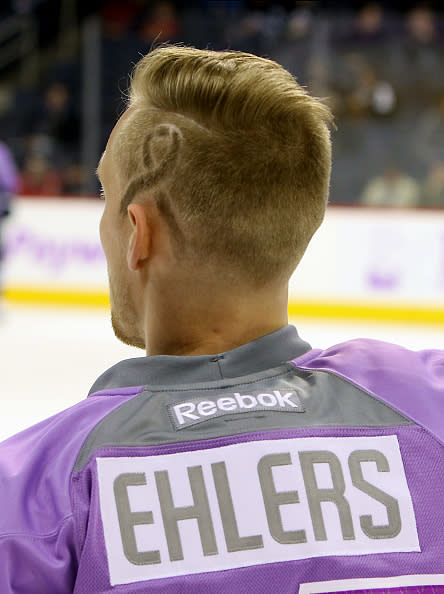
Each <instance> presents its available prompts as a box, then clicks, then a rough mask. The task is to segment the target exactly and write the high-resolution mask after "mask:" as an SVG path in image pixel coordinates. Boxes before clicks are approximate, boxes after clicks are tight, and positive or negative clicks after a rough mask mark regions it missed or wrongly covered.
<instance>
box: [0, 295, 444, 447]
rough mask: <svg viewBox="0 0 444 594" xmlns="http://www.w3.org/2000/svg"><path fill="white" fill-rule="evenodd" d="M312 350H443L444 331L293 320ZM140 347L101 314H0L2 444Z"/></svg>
mask: <svg viewBox="0 0 444 594" xmlns="http://www.w3.org/2000/svg"><path fill="white" fill-rule="evenodd" d="M291 323H292V324H294V325H295V326H296V327H297V329H298V331H299V335H300V336H301V337H302V338H304V339H305V340H306V341H308V342H309V343H310V344H311V345H312V346H313V347H315V348H327V347H329V346H332V345H335V344H338V343H340V342H343V341H345V340H349V339H351V338H362V337H367V338H375V339H379V340H385V341H388V342H394V343H397V344H401V345H403V346H405V347H406V348H409V349H412V350H421V349H426V348H438V349H444V327H443V326H440V327H437V328H435V327H433V326H422V327H421V326H414V325H411V324H409V325H402V324H396V325H382V324H376V323H373V324H372V323H358V322H339V321H337V320H336V321H330V320H312V319H303V318H302V319H292V320H291ZM143 355H144V353H143V351H141V350H138V349H134V348H131V347H128V346H126V345H123V344H121V343H120V342H119V341H118V340H117V339H116V338H115V337H114V334H113V331H112V328H111V323H110V319H109V312H107V311H106V310H101V309H98V310H85V309H63V308H55V309H51V308H49V307H45V308H35V307H29V306H11V305H8V304H2V306H1V311H0V370H1V371H0V396H1V415H0V441H1V440H3V439H5V438H7V437H9V436H10V435H13V434H14V433H17V432H18V431H20V430H22V429H25V428H26V427H28V426H30V425H33V424H34V423H37V422H39V421H41V420H42V419H45V418H46V417H49V416H51V415H53V414H55V413H57V412H59V411H61V410H63V409H65V408H67V407H69V406H72V405H74V404H76V403H77V402H79V401H80V400H82V399H83V398H85V397H86V395H87V394H88V391H89V388H90V386H91V384H92V383H93V382H94V380H95V379H96V378H97V377H98V376H99V375H100V374H101V373H102V372H103V371H105V370H106V369H107V368H108V367H110V366H111V365H113V364H114V363H117V362H118V361H120V360H122V359H127V358H130V357H140V356H143Z"/></svg>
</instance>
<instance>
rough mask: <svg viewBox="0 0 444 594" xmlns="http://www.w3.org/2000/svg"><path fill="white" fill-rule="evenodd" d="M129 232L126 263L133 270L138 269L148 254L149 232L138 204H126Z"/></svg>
mask: <svg viewBox="0 0 444 594" xmlns="http://www.w3.org/2000/svg"><path fill="white" fill-rule="evenodd" d="M128 218H129V221H130V224H131V233H130V237H129V241H128V250H127V263H128V268H129V269H130V270H132V271H133V272H136V271H137V270H140V269H141V268H142V267H143V265H144V263H145V261H146V260H147V258H148V256H149V252H150V249H149V247H150V246H149V240H150V234H149V230H148V222H147V219H146V216H145V211H144V209H143V207H142V206H141V205H140V204H130V205H129V206H128Z"/></svg>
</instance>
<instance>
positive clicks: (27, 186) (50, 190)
mask: <svg viewBox="0 0 444 594" xmlns="http://www.w3.org/2000/svg"><path fill="white" fill-rule="evenodd" d="M19 189H20V194H22V195H25V196H45V197H49V196H56V197H57V196H59V197H60V195H61V194H62V178H61V175H60V173H59V172H58V171H56V170H55V169H54V168H53V167H52V166H51V163H50V162H49V161H48V159H47V158H46V157H45V156H44V155H42V154H38V153H37V154H32V155H31V156H29V157H28V159H27V160H26V163H25V167H24V169H23V171H22V175H21V178H20V188H19Z"/></svg>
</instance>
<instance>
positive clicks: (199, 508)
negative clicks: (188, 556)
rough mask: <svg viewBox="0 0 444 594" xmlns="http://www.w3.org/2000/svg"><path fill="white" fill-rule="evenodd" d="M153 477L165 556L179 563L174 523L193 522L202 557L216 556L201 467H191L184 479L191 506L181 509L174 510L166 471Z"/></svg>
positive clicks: (181, 557) (179, 546) (178, 548)
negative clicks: (166, 554) (162, 525)
mask: <svg viewBox="0 0 444 594" xmlns="http://www.w3.org/2000/svg"><path fill="white" fill-rule="evenodd" d="M154 476H155V477H156V485H157V492H158V495H159V502H160V509H161V511H162V518H163V524H164V527H165V535H166V539H167V543H168V552H169V554H170V559H171V561H180V560H182V559H183V550H182V543H181V541H180V535H179V527H178V522H180V521H181V520H191V519H196V520H197V524H198V526H199V533H200V539H201V541H202V551H203V554H204V555H205V556H207V555H217V544H216V537H215V534H214V528H213V521H212V519H211V512H210V505H209V503H208V495H207V490H206V488H205V483H204V478H203V472H202V466H192V467H190V468H188V477H189V479H190V485H191V492H192V494H193V500H194V505H189V506H185V507H174V502H173V495H172V493H171V484H170V480H169V477H168V471H166V470H161V471H158V472H155V473H154Z"/></svg>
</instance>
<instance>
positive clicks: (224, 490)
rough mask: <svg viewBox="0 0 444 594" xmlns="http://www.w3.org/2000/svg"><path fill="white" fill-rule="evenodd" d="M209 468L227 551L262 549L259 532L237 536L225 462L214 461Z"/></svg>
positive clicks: (262, 544) (237, 530)
mask: <svg viewBox="0 0 444 594" xmlns="http://www.w3.org/2000/svg"><path fill="white" fill-rule="evenodd" d="M211 469H212V471H213V478H214V485H215V487H216V493H217V501H218V503H219V509H220V515H221V518H222V526H223V528H224V534H225V541H226V543H227V551H228V552H229V553H233V552H235V551H249V550H251V549H262V548H263V546H264V543H263V541H262V536H261V535H260V534H256V535H255V536H239V529H238V527H237V522H236V515H235V513H234V506H233V498H232V496H231V490H230V484H229V482H228V476H227V468H226V466H225V462H216V463H214V464H212V465H211Z"/></svg>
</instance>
